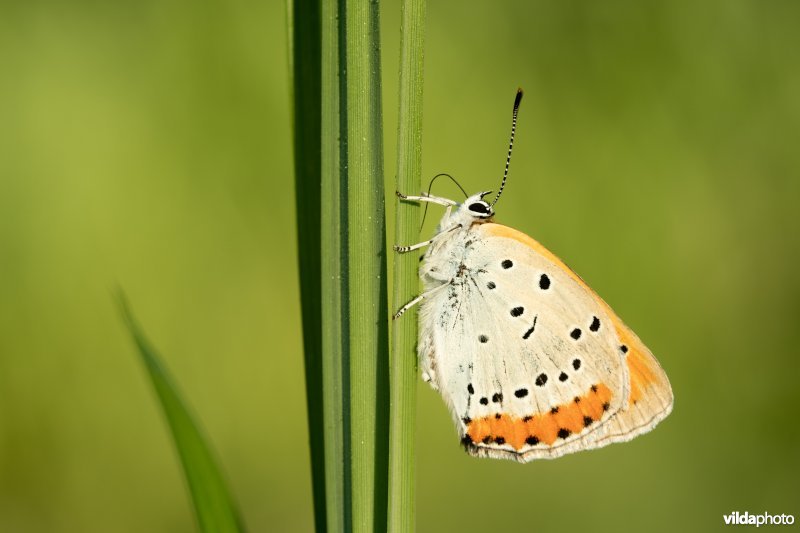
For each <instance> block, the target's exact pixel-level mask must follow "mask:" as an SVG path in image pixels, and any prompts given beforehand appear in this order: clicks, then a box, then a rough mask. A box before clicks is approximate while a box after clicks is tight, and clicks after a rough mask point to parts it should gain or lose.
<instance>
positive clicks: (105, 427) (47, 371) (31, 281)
mask: <svg viewBox="0 0 800 533" xmlns="http://www.w3.org/2000/svg"><path fill="white" fill-rule="evenodd" d="M299 16H302V14H299ZM285 17H286V14H285V9H284V6H283V4H282V3H281V2H243V1H239V0H234V1H225V2H220V1H215V0H210V1H207V2H201V3H196V2H187V1H183V2H182V1H179V0H166V1H164V0H160V1H153V0H145V1H141V2H112V3H102V2H89V1H73V2H68V3H65V2H55V1H53V2H46V1H32V2H3V3H2V4H0V531H4V532H5V531H13V532H16V531H25V532H28V531H31V532H35V531H47V532H73V531H81V532H106V531H119V532H140V531H152V532H157V531H164V532H179V531H194V529H195V524H194V519H193V516H192V515H191V510H190V507H189V503H188V498H187V495H186V493H185V490H184V485H183V480H182V477H181V472H180V470H179V466H178V463H177V460H176V457H175V455H174V452H173V449H172V444H171V441H170V437H169V435H168V433H167V430H166V427H165V424H164V423H163V420H162V418H161V413H160V411H159V408H158V405H157V404H156V402H155V399H154V396H153V394H152V391H151V390H150V386H149V384H148V383H147V381H146V376H145V374H144V372H143V370H142V368H141V365H140V364H139V361H138V360H137V355H136V354H135V352H134V350H133V348H132V346H131V342H130V340H129V338H128V337H127V335H126V332H125V331H124V329H123V327H122V325H121V321H120V319H119V317H118V313H117V310H116V309H115V307H114V305H113V300H112V291H113V289H114V288H115V287H116V286H117V284H119V285H121V286H122V287H124V288H125V290H126V291H127V293H128V295H129V297H130V299H131V301H132V304H133V306H134V309H135V311H136V313H137V315H138V317H139V319H140V321H141V323H142V325H143V326H144V328H145V329H146V331H147V332H148V334H149V336H150V337H151V339H152V340H153V341H154V342H155V344H156V345H157V346H158V347H159V348H160V350H161V351H162V353H163V354H164V356H165V359H166V361H167V364H168V365H169V367H170V368H171V370H172V372H173V374H174V375H175V376H176V378H177V380H178V381H179V383H180V385H181V388H182V391H183V392H184V394H185V396H186V397H187V399H188V400H189V401H190V403H191V404H192V406H193V407H194V410H195V412H196V413H198V414H199V416H200V418H201V419H202V422H203V424H204V426H205V428H206V431H207V433H208V434H209V435H210V437H211V439H212V441H213V444H214V446H215V448H216V450H217V452H218V455H219V456H220V458H221V460H222V463H223V465H224V469H225V471H226V473H227V476H228V478H229V480H230V484H231V486H232V489H233V491H234V492H235V495H236V497H237V499H238V501H239V502H240V505H241V508H242V512H243V515H244V518H245V521H246V523H247V525H248V526H249V528H250V530H251V531H273V530H274V531H294V530H297V531H309V530H310V529H311V527H312V508H311V498H310V494H311V493H310V469H309V463H308V445H307V441H308V435H307V431H306V425H305V405H304V401H305V400H304V391H303V387H304V384H303V368H302V356H301V343H300V324H299V308H298V284H297V273H296V246H295V229H294V200H293V190H294V189H293V174H292V164H291V146H290V122H289V113H288V103H289V82H288V78H287V72H288V69H287V50H286V29H285ZM398 19H399V4H398V2H396V1H387V2H384V3H383V40H384V44H385V48H384V81H385V87H384V94H385V100H384V110H385V125H386V153H387V158H386V163H387V165H386V168H387V172H386V175H387V178H388V187H387V192H388V193H389V195H387V198H388V201H390V202H392V201H393V199H392V197H391V193H392V190H393V185H392V180H393V175H394V155H393V154H394V145H395V130H394V128H395V124H396V108H397V101H396V89H397V76H396V70H397V51H398V46H399V21H398ZM798 23H800V4H798V3H797V2H792V1H768V2H760V1H755V0H753V1H743V0H714V1H709V2H702V3H698V2H689V1H684V0H679V1H674V2H657V3H637V2H616V1H612V2H603V3H595V2H554V1H550V2H541V1H537V2H523V1H515V2H511V1H509V2H502V3H498V2H493V3H491V4H490V3H488V2H487V3H483V4H482V5H478V3H474V4H471V5H469V6H466V5H465V4H464V3H462V2H453V1H450V2H430V5H429V13H428V29H427V47H426V79H425V116H424V135H423V136H424V147H423V154H424V155H423V157H424V175H425V176H426V179H425V181H427V177H430V176H432V175H433V174H435V173H437V172H450V173H451V174H453V175H454V176H456V177H457V178H458V179H459V180H460V181H461V183H462V184H463V185H464V187H465V188H466V189H467V190H468V191H471V192H474V191H478V190H483V189H490V188H496V186H497V184H498V180H499V177H500V175H501V171H502V165H503V160H504V157H505V149H506V143H507V135H508V128H509V120H510V110H511V103H512V100H513V96H514V91H515V89H516V88H517V86H522V87H523V88H524V89H525V91H526V96H525V100H524V101H523V104H522V110H521V113H520V122H519V128H518V141H517V142H516V143H515V147H516V151H515V155H514V161H513V162H512V165H511V168H512V169H511V177H510V181H509V184H508V187H507V188H506V192H505V194H504V196H503V199H502V200H501V201H500V202H499V203H498V205H497V208H498V216H497V220H498V221H499V222H502V223H505V224H508V225H511V226H514V227H516V228H518V229H520V230H522V231H524V232H526V233H529V234H531V235H533V236H534V237H536V238H537V239H539V240H540V241H541V242H542V243H544V244H545V245H546V246H548V247H549V248H551V249H552V250H553V251H554V252H555V253H557V254H558V255H560V256H561V257H562V258H564V259H565V260H566V261H567V262H568V263H569V264H570V265H571V266H572V267H573V268H574V269H575V270H577V271H578V272H579V273H580V274H581V275H582V276H583V277H584V278H585V279H586V280H587V281H588V282H589V283H590V284H591V285H593V286H594V288H595V289H596V290H597V291H598V292H599V293H600V294H601V295H602V296H603V297H604V298H605V299H606V300H607V301H608V302H609V303H610V304H611V305H612V306H613V307H614V308H615V309H616V311H617V312H618V313H619V314H620V315H621V316H622V317H623V319H625V320H626V321H627V322H628V324H629V325H630V326H631V327H632V328H633V329H634V330H635V331H637V333H638V334H639V335H640V336H641V337H642V339H643V340H644V341H645V342H646V343H647V344H648V345H649V346H650V348H651V349H652V350H653V352H654V353H655V354H656V355H657V356H658V357H659V359H660V361H661V363H662V365H663V366H664V367H665V369H666V370H667V372H668V374H669V376H670V378H671V380H672V384H673V387H674V391H675V396H676V403H675V410H674V413H673V414H672V415H671V416H670V417H669V418H668V419H667V420H666V421H665V422H664V423H663V424H662V425H661V426H659V427H658V428H657V430H656V431H654V432H653V433H651V434H648V435H645V436H643V437H641V438H638V439H636V440H635V441H633V442H631V443H628V444H621V445H614V446H611V447H608V448H605V449H602V450H599V451H594V452H589V453H582V454H578V455H573V456H568V457H565V458H562V459H559V460H557V461H542V462H535V463H532V464H529V465H525V466H521V465H517V464H512V463H509V462H500V461H492V460H478V459H474V458H471V457H468V456H467V455H465V454H464V453H463V452H462V451H461V450H460V449H459V446H458V441H457V437H456V434H455V430H454V428H453V426H452V423H451V421H450V418H449V415H448V414H447V412H446V409H445V406H444V404H443V403H442V402H441V400H440V399H439V397H438V395H437V394H436V393H435V392H433V391H432V390H430V389H429V388H428V387H425V386H422V384H421V382H420V384H421V386H420V395H419V421H418V442H419V464H418V469H417V471H418V523H419V530H420V531H422V532H426V531H444V530H458V531H480V530H487V529H489V528H492V529H494V530H499V529H500V528H503V529H507V528H513V529H515V530H518V531H556V530H570V531H576V530H591V531H595V532H597V531H620V530H631V531H642V530H648V531H674V530H675V529H676V528H680V529H683V530H687V531H708V530H715V529H722V528H723V526H722V515H723V514H726V513H730V512H731V511H734V510H738V511H741V512H744V511H749V512H751V513H762V512H764V511H767V512H770V513H773V514H776V513H791V514H794V515H795V516H796V517H797V518H800V516H798V515H800V505H798V502H800V479H799V478H800V453H798V451H800V424H798V422H797V407H798V404H800V387H799V385H800V353H798V349H797V348H796V347H797V346H798V344H797V340H796V336H797V334H798V331H799V330H798V318H800V303H798V302H800V281H798V276H797V270H798V266H797V265H798V259H800V239H798V235H800V216H799V215H798V199H800V175H799V174H800V172H799V171H800V150H799V149H798V140H799V139H800V63H798V50H800V32H798V31H797V28H798ZM435 192H436V193H438V194H441V195H445V196H451V197H456V198H458V197H459V194H458V192H457V190H456V189H455V187H453V186H452V185H451V184H445V183H444V182H440V183H438V184H437V188H436V190H435ZM392 207H393V204H389V209H390V213H391V209H392ZM431 214H432V215H433V218H436V217H437V216H438V215H439V211H436V210H434V211H433V212H432V213H431ZM392 219H393V217H391V216H390V220H392ZM434 223H435V220H430V221H429V223H427V224H426V230H425V231H426V232H427V231H429V230H430V229H429V228H431V227H432V225H433V224H434ZM391 231H392V230H391V228H390V233H389V235H392V233H391ZM389 240H390V241H391V238H390V239H389ZM315 437H316V438H318V437H319V436H315Z"/></svg>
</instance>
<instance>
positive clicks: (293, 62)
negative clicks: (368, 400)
mask: <svg viewBox="0 0 800 533" xmlns="http://www.w3.org/2000/svg"><path fill="white" fill-rule="evenodd" d="M287 2H288V5H287V14H288V16H287V21H288V26H289V28H288V34H289V64H290V76H291V80H292V86H291V93H292V106H293V107H292V109H293V112H292V124H293V127H294V131H293V134H294V168H295V203H296V213H297V219H296V223H297V249H298V269H299V272H300V299H301V309H302V318H303V351H304V354H305V373H306V404H307V409H308V434H309V447H310V450H311V481H312V491H313V496H314V524H315V526H316V530H317V531H318V532H323V531H325V527H326V509H325V508H326V503H325V502H326V488H325V440H324V438H323V434H324V431H325V429H324V428H325V426H324V412H323V410H324V400H323V382H322V380H323V377H322V373H323V368H322V365H323V362H322V357H323V356H322V305H321V302H322V286H321V280H322V267H321V262H322V259H321V253H322V252H321V234H320V232H321V214H320V211H321V205H322V204H321V197H320V194H321V193H320V186H321V164H322V163H321V153H320V150H321V148H320V143H321V132H320V128H321V93H322V88H321V81H320V79H321V42H320V41H321V20H320V0H287Z"/></svg>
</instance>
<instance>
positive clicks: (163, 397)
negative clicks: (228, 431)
mask: <svg viewBox="0 0 800 533" xmlns="http://www.w3.org/2000/svg"><path fill="white" fill-rule="evenodd" d="M117 300H118V302H119V306H120V309H121V311H122V316H123V319H124V321H125V324H126V326H127V327H128V331H129V332H130V334H131V336H132V337H133V341H134V343H135V344H136V347H137V348H138V351H139V355H140V356H141V358H142V362H143V363H144V365H145V368H146V369H147V373H148V375H149V376H150V381H151V383H152V384H153V388H154V389H155V391H156V394H157V395H158V399H159V401H160V403H161V407H162V409H163V411H164V416H165V417H166V419H167V423H168V424H169V428H170V430H171V431H172V439H173V441H174V442H175V448H176V450H177V452H178V456H179V457H180V459H181V464H182V465H183V472H184V474H185V476H186V482H187V484H188V486H189V492H190V493H191V495H192V503H193V504H194V510H195V514H196V516H197V521H198V524H199V526H200V531H203V532H212V531H213V532H225V533H227V532H241V531H244V528H243V527H242V524H241V521H240V519H239V514H238V512H237V511H236V509H235V507H234V504H233V500H232V499H231V497H230V494H229V493H228V489H227V488H226V485H225V481H224V479H223V477H222V474H221V472H220V470H219V467H218V466H217V463H216V460H215V458H214V456H213V454H212V453H211V450H210V448H209V447H208V444H207V443H206V440H205V438H204V437H203V435H202V433H201V432H200V429H199V428H198V426H197V424H196V423H195V422H194V420H193V417H192V415H191V414H190V413H189V410H188V408H187V406H186V404H185V403H184V401H183V400H182V399H181V397H180V394H179V393H178V390H177V388H176V386H175V384H174V383H173V382H172V378H171V377H170V376H169V374H168V372H167V370H166V368H165V367H164V365H163V364H162V363H161V358H160V357H159V355H158V353H157V352H156V350H155V348H153V346H152V345H151V344H150V342H149V341H148V340H147V338H146V337H145V335H144V333H143V332H142V330H141V328H140V327H139V325H138V324H137V323H136V320H135V319H134V317H133V314H132V313H131V310H130V307H129V306H128V302H127V300H126V299H125V295H124V294H123V293H122V292H120V293H119V294H118V296H117Z"/></svg>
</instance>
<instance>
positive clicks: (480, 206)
mask: <svg viewBox="0 0 800 533" xmlns="http://www.w3.org/2000/svg"><path fill="white" fill-rule="evenodd" d="M469 210H470V211H473V212H475V213H481V214H482V215H488V214H489V206H488V205H487V204H485V203H483V202H475V203H474V204H469Z"/></svg>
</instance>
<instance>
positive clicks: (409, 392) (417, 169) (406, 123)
mask: <svg viewBox="0 0 800 533" xmlns="http://www.w3.org/2000/svg"><path fill="white" fill-rule="evenodd" d="M401 24H402V27H401V31H400V35H401V37H400V39H401V41H400V90H399V100H400V101H399V113H398V125H397V175H396V188H397V190H398V191H401V192H403V193H406V194H417V193H418V192H419V191H420V190H421V188H420V175H421V172H422V76H423V58H424V54H423V52H424V40H425V0H403V1H402V15H401ZM418 240H419V207H417V206H416V205H413V204H408V203H402V202H399V203H398V204H397V208H396V211H395V242H397V243H398V244H411V243H414V242H416V241H418ZM417 259H418V254H410V253H409V254H402V255H401V254H395V257H394V306H393V309H399V308H400V307H401V306H402V305H404V304H405V303H406V302H408V301H409V300H411V298H413V297H414V296H416V293H417V291H418V290H419V281H418V279H419V278H418V274H417V269H418V267H419V264H418V261H417ZM392 327H393V330H392V358H391V374H390V375H391V411H390V417H389V420H390V432H389V434H390V441H389V510H388V512H389V518H388V531H390V532H392V533H401V532H407V531H414V529H415V516H416V512H415V511H416V505H415V500H414V478H415V473H414V467H415V463H416V446H415V441H414V425H415V421H416V402H417V380H418V378H417V354H416V350H415V346H416V343H417V309H416V308H414V309H412V310H411V311H410V312H408V313H406V315H405V316H402V317H400V319H398V320H395V321H393V323H392Z"/></svg>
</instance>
